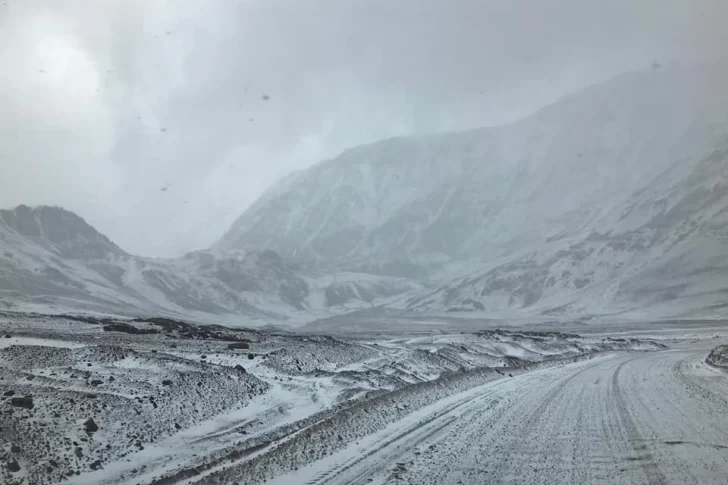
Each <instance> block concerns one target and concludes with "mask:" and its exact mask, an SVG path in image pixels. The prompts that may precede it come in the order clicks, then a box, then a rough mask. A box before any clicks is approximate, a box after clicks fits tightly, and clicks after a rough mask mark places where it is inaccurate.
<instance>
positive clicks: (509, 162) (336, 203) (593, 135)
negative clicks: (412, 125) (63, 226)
mask: <svg viewBox="0 0 728 485" xmlns="http://www.w3.org/2000/svg"><path fill="white" fill-rule="evenodd" d="M727 80H728V76H726V75H725V74H724V73H723V71H721V70H720V69H717V68H701V69H692V70H688V69H684V70H683V69H672V70H651V71H647V72H637V73H630V74H625V75H622V76H620V77H618V78H615V79H613V80H611V81H609V82H606V83H604V84H602V85H598V86H593V87H590V88H588V89H586V90H584V91H582V92H580V93H576V94H573V95H571V96H568V97H566V98H564V99H561V100H559V101H558V102H556V103H554V104H553V105H551V106H548V107H546V108H544V109H542V110H540V111H539V112H537V113H535V114H533V115H532V116H529V117H528V118H526V119H524V120H522V121H519V122H517V123H514V124H511V125H508V126H503V127H497V128H486V129H480V130H474V131H470V132H465V133H454V134H443V135H434V136H427V137H421V138H396V139H391V140H386V141H383V142H379V143H374V144H371V145H367V146H361V147H357V148H354V149H352V150H349V151H347V152H345V153H343V154H342V155H340V156H339V157H337V158H335V159H333V160H329V161H326V162H323V163H320V164H318V165H316V166H314V167H312V168H311V169H309V170H306V171H303V172H299V173H296V174H293V175H291V176H289V177H288V178H286V179H285V180H283V181H282V182H281V183H280V184H278V185H277V186H275V187H273V188H272V189H270V190H269V191H268V192H267V193H266V194H265V195H264V196H263V197H262V198H261V199H260V200H259V201H258V202H257V203H256V204H254V205H253V206H252V207H251V208H250V209H249V210H247V211H245V212H244V213H243V214H242V215H241V216H240V218H239V219H238V220H237V221H236V222H235V223H234V224H233V226H232V227H231V228H230V230H229V231H228V232H227V234H225V236H224V237H223V238H222V239H221V240H220V242H219V243H218V245H217V247H220V248H238V249H251V248H255V249H273V250H275V251H277V252H279V253H280V254H282V255H283V256H285V257H296V258H301V259H305V260H314V261H324V262H327V263H331V262H334V263H336V264H339V265H342V266H344V267H346V268H356V269H358V270H365V271H372V272H377V273H383V274H398V275H402V276H413V275H422V274H426V273H428V272H430V271H431V269H432V267H433V266H441V265H442V264H443V263H447V262H451V261H458V260H462V259H469V258H478V259H483V260H485V261H492V260H495V259H497V258H500V257H503V256H512V255H514V254H517V253H518V252H519V251H521V250H523V249H526V248H529V247H533V246H534V245H538V244H541V243H543V242H544V241H546V240H547V239H548V238H550V237H554V236H559V235H565V234H574V233H577V232H579V231H580V230H582V229H583V228H584V227H585V226H586V225H588V224H589V223H590V222H591V221H593V220H594V219H596V218H600V217H602V216H603V215H604V214H606V213H609V211H611V210H613V209H614V208H615V207H617V206H619V205H620V204H622V203H624V202H625V200H626V199H627V198H629V197H630V196H631V194H633V193H634V192H635V191H637V190H639V189H641V188H642V187H644V186H645V184H647V183H650V181H651V180H653V179H654V177H655V176H656V175H657V174H659V173H662V172H663V171H665V170H667V169H669V168H670V167H673V166H674V165H675V164H679V163H680V164H685V167H684V169H685V170H688V169H689V167H688V165H689V164H690V163H694V162H697V161H698V160H699V158H700V157H701V156H703V155H704V154H706V153H709V151H710V150H712V148H713V147H715V144H716V142H717V140H718V139H719V138H720V135H722V134H724V133H725V131H726V126H728V125H727V124H726V122H727V121H728V115H727V113H728V88H726V86H728V82H726V81H727Z"/></svg>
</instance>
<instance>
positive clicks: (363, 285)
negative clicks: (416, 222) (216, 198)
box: [0, 205, 416, 325]
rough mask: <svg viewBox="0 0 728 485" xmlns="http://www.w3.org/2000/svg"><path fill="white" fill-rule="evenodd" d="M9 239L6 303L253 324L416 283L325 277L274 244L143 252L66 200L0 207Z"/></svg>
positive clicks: (0, 282) (0, 283) (3, 274)
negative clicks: (159, 254)
mask: <svg viewBox="0 0 728 485" xmlns="http://www.w3.org/2000/svg"><path fill="white" fill-rule="evenodd" d="M0 242H1V243H2V244H1V245H0V247H1V248H2V251H0V303H2V306H5V307H20V308H33V306H39V305H40V306H41V307H42V308H44V309H48V308H49V307H56V308H57V309H59V310H61V311H63V310H64V309H74V310H79V309H88V310H94V311H106V312H112V313H122V314H149V313H165V314H171V315H185V316H188V317H189V316H191V315H192V316H196V317H197V318H200V319H203V320H204V319H209V318H213V319H215V320H216V321H219V320H220V319H223V320H229V321H233V322H241V323H244V324H246V325H251V324H256V323H280V322H282V321H286V320H293V321H296V320H301V321H305V320H310V319H311V318H315V317H317V316H329V315H331V314H336V313H341V312H345V311H350V310H352V309H357V308H361V307H369V306H371V305H373V304H376V303H379V302H380V300H381V299H382V298H386V297H389V296H392V295H396V294H399V293H402V292H403V291H407V290H412V289H413V288H416V285H414V284H413V283H411V282H409V281H408V280H405V279H402V278H388V277H378V276H373V275H369V274H362V275H357V274H351V273H336V274H334V275H330V274H321V273H319V272H317V271H315V270H313V269H310V268H304V267H302V266H300V265H297V264H294V263H291V262H289V261H285V260H284V259H283V258H281V257H280V256H279V255H278V254H277V253H275V252H274V251H270V250H268V251H251V252H247V253H244V252H241V251H227V252H220V251H216V252H212V251H197V252H194V253H190V254H188V255H186V256H184V257H182V258H178V259H151V258H142V257H137V256H133V255H130V254H128V253H126V252H125V251H123V250H122V249H121V248H119V247H118V246H117V245H115V244H114V243H113V242H111V241H110V240H109V239H108V238H107V237H106V236H104V235H102V234H100V233H99V232H97V231H96V230H95V229H94V228H93V227H91V226H90V225H89V224H87V223H86V222H85V221H84V220H83V219H82V218H81V217H79V216H77V215H76V214H74V213H72V212H69V211H66V210H64V209H61V208H58V207H46V206H43V207H36V208H30V207H27V206H22V205H21V206H19V207H17V208H15V209H13V210H0ZM240 317H243V319H242V320H241V319H240Z"/></svg>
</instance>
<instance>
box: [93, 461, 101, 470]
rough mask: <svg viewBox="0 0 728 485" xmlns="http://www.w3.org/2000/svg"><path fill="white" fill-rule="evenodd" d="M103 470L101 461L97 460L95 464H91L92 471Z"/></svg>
mask: <svg viewBox="0 0 728 485" xmlns="http://www.w3.org/2000/svg"><path fill="white" fill-rule="evenodd" d="M100 468H101V460H96V461H95V462H93V463H91V469H92V470H94V471H96V470H98V469H100Z"/></svg>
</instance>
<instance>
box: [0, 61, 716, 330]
mask: <svg viewBox="0 0 728 485" xmlns="http://www.w3.org/2000/svg"><path fill="white" fill-rule="evenodd" d="M727 153H728V69H725V66H717V67H716V66H713V67H700V68H671V69H653V70H649V71H645V72H636V73H629V74H624V75H622V76H619V77H617V78H615V79H612V80H610V81H608V82H605V83H603V84H601V85H597V86H592V87H589V88H587V89H585V90H583V91H581V92H579V93H575V94H572V95H570V96H567V97H565V98H563V99H561V100H559V101H557V102H556V103H554V104H553V105H550V106H548V107H545V108H543V109H541V110H540V111H538V112H536V113H534V114H533V115H531V116H529V117H527V118H525V119H523V120H521V121H519V122H516V123H513V124H510V125H507V126H502V127H496V128H485V129H479V130H473V131H468V132H463V133H450V134H441V135H432V136H425V137H417V138H414V137H412V138H396V139H390V140H385V141H382V142H378V143H374V144H371V145H366V146H360V147H357V148H354V149H351V150H349V151H347V152H345V153H343V154H341V155H340V156H338V157H336V158H335V159H332V160H328V161H324V162H322V163H319V164H318V165H315V166H313V167H311V168H310V169H308V170H305V171H301V172H297V173H294V174H291V175H289V176H288V177H287V178H285V179H284V180H282V181H281V182H280V183H278V184H277V185H275V186H274V187H272V188H270V189H269V190H268V191H267V192H266V193H265V194H264V195H263V196H262V197H261V198H260V200H258V202H256V203H255V204H254V205H253V206H251V207H250V208H249V209H248V210H246V211H245V212H244V213H243V214H242V215H241V216H240V217H239V218H238V220H237V221H236V222H235V223H234V224H233V225H232V226H231V228H230V229H229V230H228V231H227V233H226V234H225V235H224V236H223V237H222V238H221V239H220V241H219V242H218V243H217V244H215V245H214V247H213V248H211V249H209V250H204V251H197V252H193V253H190V254H188V255H186V256H184V257H182V258H178V259H175V260H158V259H147V258H140V257H135V256H132V255H129V254H127V253H125V252H124V251H123V250H121V249H120V248H119V247H117V246H116V245H114V244H113V243H112V242H111V241H109V240H108V238H106V237H104V236H102V235H100V234H98V233H97V232H96V231H95V230H93V228H91V227H90V226H88V224H86V223H85V222H83V220H82V219H80V218H79V217H78V216H75V215H73V214H71V213H68V212H66V211H63V210H61V209H54V208H38V209H34V210H31V209H29V208H27V207H23V206H21V207H19V208H17V209H15V210H13V211H4V212H2V213H1V214H0V241H1V242H2V243H3V254H0V269H2V273H0V292H1V293H0V297H1V298H0V301H2V300H5V301H6V302H7V301H12V302H14V304H16V305H17V301H18V300H22V299H25V300H30V301H33V302H38V301H41V302H42V301H45V300H46V299H48V297H50V300H49V301H58V299H62V300H63V301H65V302H66V303H67V304H69V305H73V306H78V305H79V304H83V305H90V306H91V307H93V308H96V309H98V308H110V306H111V307H113V308H124V309H125V310H126V311H127V312H132V313H139V312H148V311H166V312H172V313H173V314H176V315H194V316H195V317H196V318H199V319H204V318H206V317H205V316H209V315H215V318H216V319H219V318H220V316H228V317H229V318H230V319H232V321H234V322H236V323H237V322H240V321H241V320H240V318H238V316H241V315H242V316H245V320H244V322H245V323H246V324H251V322H252V323H255V322H258V323H263V322H268V321H270V320H272V319H274V320H276V321H283V320H288V321H289V322H294V321H305V320H311V319H315V318H318V317H323V316H330V315H336V314H341V313H346V312H349V311H352V310H358V309H368V308H370V307H375V306H386V307H388V308H390V309H395V310H401V311H418V312H429V313H432V312H438V313H439V312H476V313H478V314H487V315H489V316H498V315H502V316H513V315H515V314H524V313H525V314H528V315H537V316H539V317H543V316H548V317H549V318H553V317H558V316H564V317H569V318H571V317H574V316H584V315H604V314H619V315H624V314H625V312H628V313H630V314H632V315H641V316H644V315H645V314H649V315H662V316H667V315H669V316H675V315H686V314H687V315H695V314H697V313H700V314H701V315H706V316H712V315H725V314H726V313H728V306H726V305H725V304H724V303H723V299H724V297H725V295H726V294H728V265H726V263H724V260H725V258H724V255H725V254H728V246H726V244H727V241H728V168H727V167H728V155H727ZM413 281H418V282H419V283H413ZM81 302H82V303H81ZM226 318H227V317H226Z"/></svg>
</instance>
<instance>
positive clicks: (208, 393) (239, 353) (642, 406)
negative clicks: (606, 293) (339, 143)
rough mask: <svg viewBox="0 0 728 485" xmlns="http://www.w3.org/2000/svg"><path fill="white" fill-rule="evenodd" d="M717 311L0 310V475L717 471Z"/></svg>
mask: <svg viewBox="0 0 728 485" xmlns="http://www.w3.org/2000/svg"><path fill="white" fill-rule="evenodd" d="M443 328H447V327H446V326H445V327H443ZM723 329H724V327H716V326H715V324H710V325H706V326H704V327H701V326H700V325H697V324H696V325H687V327H686V328H670V327H669V326H667V327H664V328H660V329H656V331H655V332H653V333H648V332H646V331H645V329H639V330H637V331H634V332H633V331H629V330H627V329H625V328H619V327H618V328H612V329H610V328H603V329H602V331H599V329H597V328H590V330H591V331H592V332H593V333H592V335H588V336H579V335H576V334H573V333H561V332H559V331H550V332H543V331H532V330H522V329H521V330H519V329H516V328H511V329H508V330H498V329H486V330H478V331H474V330H471V331H467V332H466V331H464V332H459V333H456V332H444V331H432V332H431V333H430V334H425V333H423V332H421V331H420V332H417V333H416V334H414V335H404V334H401V335H398V336H396V335H393V334H388V335H380V336H379V337H377V336H374V335H372V334H369V335H362V334H357V335H349V336H339V337H336V338H334V337H331V336H328V335H322V334H308V333H307V334H301V333H298V334H296V333H286V332H267V331H260V330H245V329H228V328H225V327H220V326H204V325H195V324H190V323H185V322H179V321H174V320H169V319H163V318H156V319H155V318H151V319H141V320H139V319H137V320H130V319H119V318H114V317H73V316H46V315H38V314H9V313H8V314H5V315H0V394H2V398H0V402H1V403H2V405H1V407H0V463H2V468H1V469H0V482H2V483H8V484H17V485H29V484H33V485H39V484H42V485H51V484H56V483H64V484H67V485H99V484H105V485H125V484H144V485H221V484H226V485H236V484H237V485H239V484H242V483H244V484H246V485H252V484H256V483H273V484H275V485H298V484H307V485H324V484H329V485H337V484H340V485H344V484H356V483H379V484H384V483H401V484H413V485H414V484H416V485H426V484H433V485H434V484H451V483H452V484H465V485H467V484H480V483H529V484H535V483H544V484H546V483H567V484H568V483H574V484H576V483H579V484H581V483H618V484H620V483H621V484H632V483H634V484H641V483H648V484H668V483H675V484H678V483H680V484H682V483H707V484H710V483H715V484H718V483H725V481H724V475H725V473H723V472H724V471H725V470H726V468H727V467H728V421H726V420H725V419H723V417H724V416H725V415H726V412H728V375H727V374H726V373H725V370H724V369H722V368H720V366H715V365H713V366H711V365H708V364H706V363H705V360H706V356H707V355H708V354H709V353H710V351H711V349H713V348H715V347H718V346H719V345H720V344H721V343H725V342H726V341H728V339H727V338H726V337H727V336H728V335H727V334H726V331H725V330H723ZM635 334H637V335H639V338H637V337H635ZM713 355H714V357H715V358H714V359H713V360H711V362H715V363H717V364H721V363H722V362H723V359H722V357H721V356H722V355H723V354H722V353H721V354H713ZM709 360H710V359H709Z"/></svg>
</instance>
